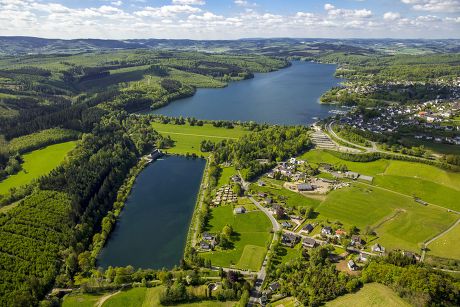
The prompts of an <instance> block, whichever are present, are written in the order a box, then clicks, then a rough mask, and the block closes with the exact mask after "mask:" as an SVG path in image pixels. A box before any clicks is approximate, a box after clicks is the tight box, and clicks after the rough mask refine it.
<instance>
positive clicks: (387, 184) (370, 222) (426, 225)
mask: <svg viewBox="0 0 460 307" xmlns="http://www.w3.org/2000/svg"><path fill="white" fill-rule="evenodd" d="M302 158H304V159H306V160H307V161H308V162H310V163H320V162H326V163H331V164H337V165H338V164H346V165H347V166H348V167H349V169H351V170H353V171H357V172H360V173H363V174H369V175H374V176H375V181H374V184H375V185H376V186H378V187H381V188H384V189H388V190H390V191H387V190H384V189H381V188H377V187H373V186H372V185H365V184H361V183H355V184H354V185H353V187H351V188H347V189H341V190H337V191H333V192H331V193H329V194H328V197H327V198H326V200H325V201H323V202H322V203H321V205H320V206H318V208H317V211H318V212H320V215H319V217H318V219H320V220H329V221H330V222H334V221H340V222H342V223H344V224H345V226H351V225H356V226H358V227H359V228H361V229H362V230H364V229H365V227H366V226H377V225H378V224H380V223H381V222H383V221H385V220H387V219H388V221H386V222H384V223H383V224H381V225H380V226H379V227H378V228H377V229H376V232H377V235H378V238H377V239H376V241H373V242H372V244H373V243H375V242H380V243H381V244H383V245H384V246H386V247H387V248H390V249H391V248H404V249H410V250H418V249H419V245H420V243H422V242H423V241H425V240H427V239H429V238H431V237H433V236H434V235H436V234H438V233H440V232H442V231H443V230H445V229H446V228H448V227H449V226H450V225H451V223H453V222H454V221H455V219H456V216H455V215H454V214H452V213H448V212H447V210H445V209H442V208H440V207H436V206H422V205H420V204H417V203H415V202H414V201H413V198H412V196H418V197H421V198H422V199H424V200H426V201H428V202H430V203H433V204H435V205H438V206H441V207H445V208H451V209H457V210H458V209H460V204H459V203H458V201H456V200H457V199H458V198H459V197H460V189H459V187H460V174H458V173H452V172H446V171H444V170H441V169H438V168H436V167H433V166H430V165H425V164H420V163H413V162H405V161H387V160H378V161H374V162H366V163H360V162H349V161H344V160H341V159H338V158H336V157H334V156H332V155H330V154H328V153H326V152H323V151H320V150H313V151H310V152H308V153H306V154H304V155H303V156H302ZM391 191H395V192H396V193H394V192H391ZM398 193H402V194H404V195H401V194H398ZM401 209H402V210H401ZM398 210H400V212H399V213H398V214H397V215H396V216H395V217H393V218H391V217H392V216H393V215H394V214H395V213H396V212H397V211H398ZM390 218H391V219H390ZM454 256H455V255H454Z"/></svg>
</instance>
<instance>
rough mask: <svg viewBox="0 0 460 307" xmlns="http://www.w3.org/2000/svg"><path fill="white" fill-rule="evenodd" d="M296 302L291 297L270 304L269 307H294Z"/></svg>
mask: <svg viewBox="0 0 460 307" xmlns="http://www.w3.org/2000/svg"><path fill="white" fill-rule="evenodd" d="M296 303H297V300H296V299H295V298H293V297H285V298H283V299H281V300H279V301H276V302H274V303H270V304H269V305H268V306H269V307H296V306H297V304H296Z"/></svg>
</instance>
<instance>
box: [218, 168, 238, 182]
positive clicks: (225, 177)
mask: <svg viewBox="0 0 460 307" xmlns="http://www.w3.org/2000/svg"><path fill="white" fill-rule="evenodd" d="M235 174H236V169H235V167H233V166H229V167H224V168H222V173H221V174H220V177H219V181H218V182H217V187H221V186H223V185H226V184H228V183H229V182H230V178H231V177H232V176H233V175H235Z"/></svg>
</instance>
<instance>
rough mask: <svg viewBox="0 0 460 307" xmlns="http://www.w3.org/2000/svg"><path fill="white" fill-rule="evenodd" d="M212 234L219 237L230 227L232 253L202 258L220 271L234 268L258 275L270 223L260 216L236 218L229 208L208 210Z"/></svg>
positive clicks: (217, 253)
mask: <svg viewBox="0 0 460 307" xmlns="http://www.w3.org/2000/svg"><path fill="white" fill-rule="evenodd" d="M209 224H210V229H209V232H211V233H220V232H221V231H222V228H223V227H224V226H225V225H227V224H229V225H231V226H232V227H233V231H234V233H235V235H234V236H232V242H233V244H234V248H233V249H229V250H224V251H212V252H207V253H203V254H201V256H202V257H203V258H205V259H210V260H211V263H212V264H213V265H216V266H222V267H235V268H238V269H247V270H251V271H258V270H259V269H260V266H261V265H262V262H263V259H264V257H265V253H266V250H267V246H268V243H269V242H270V239H271V234H270V230H271V223H270V221H269V219H268V218H267V217H266V216H265V214H264V213H262V212H249V213H245V214H239V215H235V214H233V209H232V206H231V205H225V206H221V207H218V208H214V209H212V210H211V219H210V222H209Z"/></svg>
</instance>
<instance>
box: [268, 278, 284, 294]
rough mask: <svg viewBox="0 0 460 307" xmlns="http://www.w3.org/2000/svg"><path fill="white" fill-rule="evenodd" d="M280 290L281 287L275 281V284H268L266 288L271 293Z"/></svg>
mask: <svg viewBox="0 0 460 307" xmlns="http://www.w3.org/2000/svg"><path fill="white" fill-rule="evenodd" d="M280 288H281V285H280V283H279V282H277V281H275V282H272V283H271V284H270V286H268V289H270V291H272V292H275V291H276V290H279V289H280Z"/></svg>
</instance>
